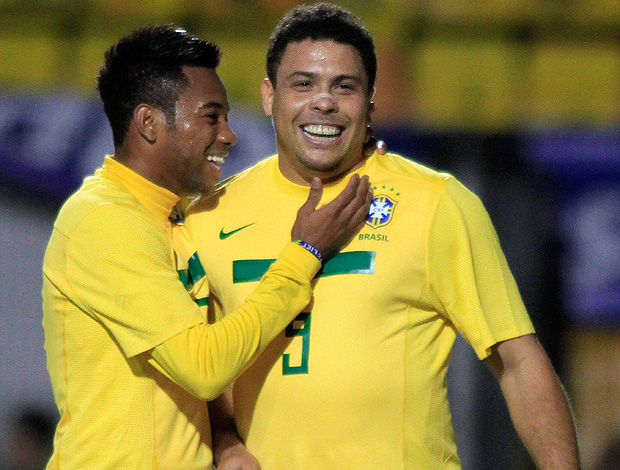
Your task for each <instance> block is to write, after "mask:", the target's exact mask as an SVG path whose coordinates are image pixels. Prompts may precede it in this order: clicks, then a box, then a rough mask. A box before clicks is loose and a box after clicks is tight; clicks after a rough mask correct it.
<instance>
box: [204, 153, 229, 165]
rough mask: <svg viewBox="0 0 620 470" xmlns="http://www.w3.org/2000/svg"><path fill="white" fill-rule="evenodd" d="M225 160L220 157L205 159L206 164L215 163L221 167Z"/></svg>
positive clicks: (212, 156) (211, 156)
mask: <svg viewBox="0 0 620 470" xmlns="http://www.w3.org/2000/svg"><path fill="white" fill-rule="evenodd" d="M225 160H226V158H224V157H221V156H219V155H209V156H208V157H207V161H208V162H213V163H216V164H217V165H221V164H222V163H224V161H225Z"/></svg>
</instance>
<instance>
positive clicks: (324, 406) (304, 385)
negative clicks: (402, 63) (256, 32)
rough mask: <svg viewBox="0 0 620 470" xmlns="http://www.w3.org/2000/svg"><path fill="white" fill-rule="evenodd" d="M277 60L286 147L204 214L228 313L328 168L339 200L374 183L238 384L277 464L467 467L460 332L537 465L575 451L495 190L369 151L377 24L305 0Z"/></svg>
mask: <svg viewBox="0 0 620 470" xmlns="http://www.w3.org/2000/svg"><path fill="white" fill-rule="evenodd" d="M267 71H268V76H269V78H268V79H266V80H265V81H264V83H263V85H262V92H263V106H264V109H265V112H266V114H268V115H270V116H272V118H273V125H274V128H275V132H276V138H277V145H278V155H275V156H273V157H271V158H268V159H267V160H264V161H262V162H260V163H258V164H257V165H256V166H254V167H253V168H250V169H249V170H247V171H245V172H243V173H241V174H240V175H239V176H238V177H236V178H235V179H234V180H233V181H232V182H230V183H229V184H228V185H226V186H225V188H224V190H223V191H222V192H221V197H220V198H219V199H218V200H210V201H209V200H207V201H204V202H201V203H198V204H197V205H196V206H195V207H194V210H193V211H190V215H189V217H188V222H187V223H188V228H189V232H190V238H191V239H192V240H193V241H194V243H195V244H196V247H197V251H198V254H199V255H200V257H201V258H202V259H207V260H209V263H214V265H216V266H217V267H218V269H217V270H214V271H212V272H209V273H207V277H208V279H209V284H210V287H211V289H212V294H213V297H212V298H213V300H214V302H213V303H212V306H213V307H218V308H222V309H223V311H224V313H225V314H226V315H227V314H228V312H231V311H234V309H235V308H237V307H238V305H240V303H241V302H242V301H243V299H244V298H245V297H246V296H247V295H248V293H249V292H250V291H251V290H252V289H253V288H254V286H255V285H256V282H257V281H258V280H259V279H260V278H261V276H262V275H263V273H264V272H265V270H266V269H267V268H268V267H269V265H270V263H271V262H272V261H273V260H274V259H275V258H276V256H277V254H278V247H279V246H280V245H281V244H282V243H283V242H284V241H285V240H286V237H287V227H288V226H289V225H290V224H291V222H292V220H293V219H294V217H295V210H296V209H295V208H296V207H297V206H298V205H299V204H300V203H301V202H303V200H304V198H305V197H306V196H307V194H308V186H309V185H310V182H311V181H312V179H313V178H315V177H319V178H321V180H322V181H323V183H324V184H325V188H324V194H323V202H328V201H330V200H331V199H332V198H333V197H335V196H336V194H337V193H338V192H339V191H340V190H341V189H342V187H343V186H344V184H345V182H346V181H345V178H346V177H348V176H349V175H353V174H359V175H368V176H369V177H370V180H371V181H372V184H373V187H374V189H375V195H374V200H373V202H372V205H371V208H370V211H369V214H368V217H367V220H366V222H365V226H364V227H363V229H362V231H361V232H360V233H359V234H358V235H357V236H356V237H355V238H354V240H353V241H352V242H351V243H350V244H349V245H348V246H347V247H346V248H345V249H344V250H343V251H342V252H341V253H340V254H339V255H337V256H336V257H334V258H333V259H331V260H330V261H328V262H327V263H325V264H324V266H323V268H322V270H321V271H320V272H319V274H318V275H317V278H316V285H315V289H314V291H313V297H312V300H311V302H310V303H309V305H308V307H307V308H306V309H304V311H303V312H302V313H300V314H299V315H298V316H297V317H296V318H295V320H294V321H292V322H291V323H290V324H289V326H288V327H287V328H286V329H285V331H284V332H283V333H282V334H281V335H279V336H278V337H277V338H276V340H274V342H272V343H271V344H270V346H269V347H268V348H267V349H266V350H265V351H264V352H263V354H262V355H261V357H260V358H259V359H258V360H257V361H256V362H255V363H254V364H253V365H252V366H251V367H250V368H249V369H248V370H247V371H246V372H244V373H243V375H242V376H241V377H240V378H239V379H237V380H236V382H235V384H234V388H233V401H234V419H235V422H236V426H237V429H238V431H239V433H240V435H241V437H242V438H243V439H244V441H245V444H246V446H247V449H248V450H249V451H250V452H252V453H253V454H254V455H255V456H256V457H257V458H258V460H259V462H260V463H261V466H262V469H263V470H290V469H295V470H310V469H312V470H315V469H321V470H324V469H330V470H341V469H345V468H346V469H355V470H376V469H408V470H440V469H441V470H456V469H459V468H460V462H459V458H458V456H457V450H456V445H455V442H454V436H453V431H452V426H451V419H450V411H449V408H448V403H447V398H446V384H445V378H446V370H447V368H448V362H449V358H450V351H451V348H452V345H453V343H454V340H455V337H456V334H457V332H460V333H462V335H463V336H464V337H465V338H466V339H467V340H468V341H469V343H470V344H471V345H472V347H473V348H474V350H475V351H476V353H477V355H478V357H479V358H480V359H483V360H484V361H485V362H486V363H487V364H488V365H489V366H490V367H491V369H492V371H493V372H494V374H495V375H496V377H497V379H498V381H499V383H500V385H501V388H502V391H503V393H504V396H505V397H506V400H507V402H508V406H509V409H510V413H511V416H512V419H513V421H514V424H515V426H516V428H517V431H518V433H519V435H520V436H521V438H522V440H523V442H524V443H525V445H526V446H527V448H528V450H529V451H530V453H531V455H532V456H533V458H534V460H535V462H536V464H537V465H538V467H539V468H541V469H557V470H559V469H562V470H568V469H571V470H575V469H577V468H578V466H579V463H578V456H577V446H576V437H575V429H574V426H573V421H572V417H571V412H570V409H569V406H568V403H567V400H566V397H565V395H564V393H563V391H562V388H561V385H560V383H559V381H558V379H557V377H556V375H555V373H554V371H553V369H552V366H551V364H550V362H549V360H548V358H547V356H546V354H545V352H544V351H543V349H542V348H541V346H540V345H539V343H538V342H537V340H536V337H535V335H534V330H533V328H532V324H531V322H530V320H529V318H528V315H527V313H526V311H525V308H524V306H523V303H522V301H521V298H520V296H519V293H518V290H517V286H516V285H515V282H514V279H513V277H512V275H511V273H510V271H509V269H508V266H507V264H506V260H505V258H504V255H503V253H502V250H501V249H500V245H499V242H498V240H497V236H496V234H495V231H494V229H493V226H492V224H491V222H490V220H489V217H488V215H487V213H486V211H485V210H484V208H483V206H482V204H481V202H480V200H479V199H478V198H477V197H476V196H475V195H474V194H472V193H471V192H470V191H468V190H467V189H466V188H465V187H463V186H462V185H461V184H460V183H459V182H458V181H457V180H456V179H455V178H454V177H452V176H450V175H448V174H444V173H438V172H435V171H433V170H430V169H428V168H425V167H423V166H421V165H418V164H416V163H414V162H412V161H410V160H407V159H405V158H402V157H400V156H398V155H393V154H388V155H385V156H381V155H378V154H373V155H371V156H370V157H366V156H365V155H364V152H363V146H364V141H365V139H366V135H367V133H366V128H367V126H368V125H369V124H370V117H371V113H372V110H373V103H372V96H373V91H374V81H375V73H376V59H375V54H374V48H373V44H372V39H371V38H370V36H369V34H368V33H367V31H366V30H365V29H364V28H363V27H362V26H361V25H360V23H359V21H358V20H357V19H356V18H355V17H354V16H352V15H351V14H350V13H349V12H347V11H344V10H342V9H340V8H339V7H336V6H333V5H329V4H318V5H312V6H302V7H298V8H296V9H294V10H293V11H292V12H290V13H289V14H287V15H286V16H285V17H284V18H283V19H282V20H281V21H280V23H279V24H278V26H277V27H276V29H275V31H274V33H273V34H272V36H271V39H270V45H269V51H268V53H267ZM215 297H217V299H215ZM216 431H217V430H216V429H214V432H216Z"/></svg>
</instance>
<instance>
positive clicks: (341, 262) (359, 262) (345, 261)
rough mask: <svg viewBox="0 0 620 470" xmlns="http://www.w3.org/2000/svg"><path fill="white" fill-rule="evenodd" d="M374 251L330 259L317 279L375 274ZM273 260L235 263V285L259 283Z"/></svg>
mask: <svg viewBox="0 0 620 470" xmlns="http://www.w3.org/2000/svg"><path fill="white" fill-rule="evenodd" d="M375 258H376V252H374V251H348V252H346V253H339V254H337V255H336V256H334V257H333V258H332V259H330V260H329V261H328V262H327V263H325V266H323V269H322V270H321V271H319V272H318V274H317V275H316V277H322V276H336V275H339V274H374V273H375ZM274 261H275V260H273V259H239V260H234V261H233V283H234V284H239V283H242V282H253V281H259V280H260V278H261V277H263V274H265V273H266V272H267V270H268V269H269V266H271V263H273V262H274Z"/></svg>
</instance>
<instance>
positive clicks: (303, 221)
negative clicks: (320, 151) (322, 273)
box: [291, 175, 372, 261]
mask: <svg viewBox="0 0 620 470" xmlns="http://www.w3.org/2000/svg"><path fill="white" fill-rule="evenodd" d="M322 193H323V184H322V183H321V180H320V179H319V178H314V179H313V180H312V184H311V186H310V194H309V195H308V199H307V201H306V202H305V203H304V205H303V206H301V208H300V209H299V211H298V212H297V219H296V220H295V224H294V225H293V229H292V231H291V238H292V239H293V240H303V241H305V242H308V243H309V244H311V245H312V246H314V247H315V248H316V249H317V250H319V251H320V252H321V254H322V255H323V261H327V260H328V259H329V258H331V257H332V256H334V255H335V254H336V253H338V252H339V251H340V249H341V248H342V247H343V246H345V245H346V244H347V243H348V242H349V241H350V240H351V238H352V237H353V235H355V233H357V232H358V231H359V229H360V228H361V226H362V225H363V223H364V221H365V220H366V217H367V215H368V209H369V207H370V203H371V202H372V190H371V189H370V182H369V180H368V176H362V177H361V178H360V176H359V175H353V176H351V179H350V180H349V182H348V183H347V186H346V187H345V188H344V189H343V190H342V192H341V193H340V194H339V195H338V196H337V197H336V199H334V200H333V201H331V202H330V203H328V204H326V205H324V206H323V207H321V208H320V209H317V208H316V206H317V205H318V204H319V201H320V200H321V195H322Z"/></svg>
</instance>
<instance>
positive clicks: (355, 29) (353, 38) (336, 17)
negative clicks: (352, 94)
mask: <svg viewBox="0 0 620 470" xmlns="http://www.w3.org/2000/svg"><path fill="white" fill-rule="evenodd" d="M306 39H312V40H314V41H320V40H331V41H334V42H337V43H341V44H349V45H351V46H353V47H354V48H355V49H356V50H357V51H358V52H359V54H360V56H361V58H362V63H363V64H364V70H365V71H366V76H367V77H368V91H369V92H370V91H371V90H372V89H373V87H374V86H375V78H376V76H377V57H376V55H375V46H374V43H373V41H372V37H371V36H370V33H369V32H368V30H367V29H366V28H365V27H364V26H363V25H362V23H361V21H360V19H359V18H358V17H357V16H355V15H354V14H353V13H351V12H350V11H348V10H345V9H343V8H341V7H339V6H337V5H333V4H331V3H316V4H314V5H301V6H299V7H297V8H294V9H292V10H291V11H289V12H288V13H287V14H286V15H285V16H284V17H283V18H282V19H281V20H280V21H279V22H278V24H277V26H276V27H275V29H274V30H273V33H271V37H270V38H269V49H268V51H267V76H268V77H269V80H271V83H273V85H274V86H276V75H277V72H278V67H279V66H280V62H281V61H282V56H283V55H284V51H285V50H286V46H288V44H289V43H291V42H302V41H304V40H306Z"/></svg>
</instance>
